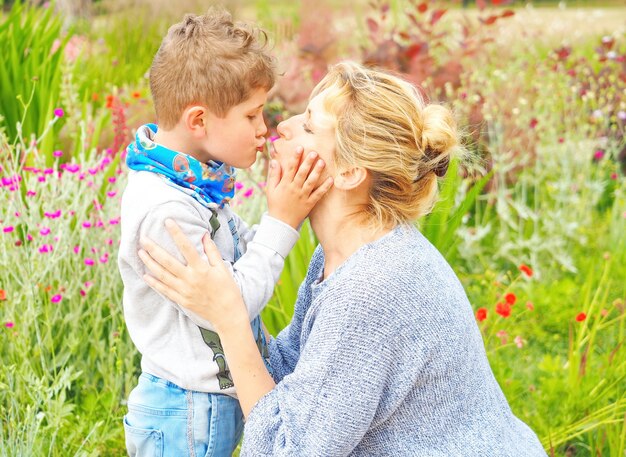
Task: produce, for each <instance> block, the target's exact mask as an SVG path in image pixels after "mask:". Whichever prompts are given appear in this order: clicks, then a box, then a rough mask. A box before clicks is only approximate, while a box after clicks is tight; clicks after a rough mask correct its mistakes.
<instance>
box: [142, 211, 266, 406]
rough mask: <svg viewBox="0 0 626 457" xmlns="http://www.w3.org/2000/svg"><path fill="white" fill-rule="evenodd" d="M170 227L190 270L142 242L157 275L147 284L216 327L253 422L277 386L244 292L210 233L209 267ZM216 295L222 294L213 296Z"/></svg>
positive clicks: (148, 264) (206, 244)
mask: <svg viewBox="0 0 626 457" xmlns="http://www.w3.org/2000/svg"><path fill="white" fill-rule="evenodd" d="M165 224H166V227H167V229H168V231H169V232H170V234H171V236H172V238H173V239H174V241H175V243H176V245H177V246H178V248H179V249H180V251H181V253H182V254H183V256H184V258H185V260H186V261H187V265H183V264H181V263H180V262H178V261H177V260H176V259H174V258H173V257H171V256H170V255H169V254H168V253H167V252H165V251H164V250H163V249H162V248H161V247H159V246H157V245H156V244H155V243H154V242H152V241H151V240H149V239H142V240H141V243H142V246H143V248H144V249H145V251H140V253H139V255H140V257H141V259H142V261H143V262H144V263H145V264H146V267H148V269H149V270H150V272H151V273H152V275H153V276H150V275H145V276H144V280H145V281H146V282H147V283H148V284H149V285H150V286H151V287H152V288H154V289H155V290H156V291H158V292H160V293H161V294H163V295H165V296H166V297H168V298H170V299H171V300H172V301H174V302H176V303H178V304H179V305H180V306H183V307H185V308H187V309H189V310H190V311H192V312H194V313H197V314H198V315H200V316H202V317H204V318H205V319H206V320H208V321H210V322H211V323H212V324H213V327H215V330H216V331H217V333H218V335H219V336H220V340H221V342H222V347H223V348H224V355H225V356H226V360H228V366H229V369H230V372H231V375H232V377H233V382H234V383H235V386H236V388H237V396H238V397H239V402H240V404H241V408H242V410H243V413H244V415H245V416H246V417H247V415H248V413H249V412H250V410H251V409H252V407H253V406H254V405H255V404H256V402H257V401H258V400H259V399H260V398H261V397H262V396H263V395H265V394H266V393H268V392H269V391H271V390H272V389H273V388H274V385H275V384H274V380H273V379H272V377H271V376H270V374H269V373H268V372H267V369H266V368H265V364H264V363H263V359H262V358H261V354H260V353H259V349H258V347H257V345H256V341H255V339H254V336H253V334H252V329H251V327H250V322H249V318H248V312H247V310H246V306H245V303H244V302H243V299H242V298H241V293H240V291H239V288H238V287H237V284H236V283H235V281H234V280H233V278H232V276H231V274H230V272H229V271H228V269H227V268H226V266H225V265H224V263H223V261H222V256H221V254H220V253H219V251H218V250H217V247H216V246H215V243H213V241H212V240H211V239H210V237H209V236H208V234H207V235H205V236H204V238H203V240H202V241H203V243H204V250H205V253H206V255H207V259H208V262H205V261H204V260H203V259H202V258H201V257H200V255H199V254H198V253H197V251H196V250H195V249H194V248H193V246H192V245H191V244H190V242H189V240H188V239H187V237H185V235H184V233H183V232H182V231H181V230H180V228H179V227H178V226H177V225H176V224H175V223H173V221H171V220H167V221H166V223H165ZM183 278H184V279H183ZM216 290H219V291H220V293H219V294H214V293H207V291H216Z"/></svg>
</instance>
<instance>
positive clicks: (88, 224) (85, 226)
mask: <svg viewBox="0 0 626 457" xmlns="http://www.w3.org/2000/svg"><path fill="white" fill-rule="evenodd" d="M83 228H91V222H89V221H85V222H83Z"/></svg>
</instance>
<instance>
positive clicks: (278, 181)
mask: <svg viewBox="0 0 626 457" xmlns="http://www.w3.org/2000/svg"><path fill="white" fill-rule="evenodd" d="M302 154H303V149H302V148H301V147H298V149H296V152H295V153H294V154H293V155H292V156H291V157H289V159H288V160H287V163H286V164H285V167H284V168H281V166H280V164H279V163H278V161H277V160H274V159H272V161H271V162H270V170H269V174H268V176H267V188H266V194H267V206H268V213H269V215H270V216H272V217H274V218H276V219H278V220H281V221H283V222H285V223H286V224H289V225H290V226H292V227H293V228H295V229H298V227H299V226H300V224H301V223H302V221H304V219H305V218H306V217H307V216H308V214H309V212H310V211H311V209H313V207H314V206H315V204H316V203H317V202H318V201H319V200H320V198H322V197H323V196H324V194H325V193H326V192H328V190H329V189H330V188H331V186H332V185H333V179H332V178H331V177H328V178H326V179H323V180H322V179H321V176H322V171H323V170H324V167H325V163H324V161H323V160H321V159H318V155H317V153H315V152H309V153H308V154H307V155H306V157H304V159H302ZM320 181H321V182H320Z"/></svg>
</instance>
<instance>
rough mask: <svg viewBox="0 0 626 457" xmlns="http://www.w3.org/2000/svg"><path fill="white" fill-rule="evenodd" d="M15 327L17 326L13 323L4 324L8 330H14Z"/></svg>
mask: <svg viewBox="0 0 626 457" xmlns="http://www.w3.org/2000/svg"><path fill="white" fill-rule="evenodd" d="M14 325H15V324H13V322H5V323H4V326H5V327H6V328H13V326H14Z"/></svg>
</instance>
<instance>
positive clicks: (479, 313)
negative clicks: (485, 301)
mask: <svg viewBox="0 0 626 457" xmlns="http://www.w3.org/2000/svg"><path fill="white" fill-rule="evenodd" d="M485 319H487V309H486V308H478V310H476V320H477V321H479V322H482V321H484V320H485Z"/></svg>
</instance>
